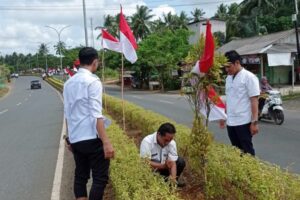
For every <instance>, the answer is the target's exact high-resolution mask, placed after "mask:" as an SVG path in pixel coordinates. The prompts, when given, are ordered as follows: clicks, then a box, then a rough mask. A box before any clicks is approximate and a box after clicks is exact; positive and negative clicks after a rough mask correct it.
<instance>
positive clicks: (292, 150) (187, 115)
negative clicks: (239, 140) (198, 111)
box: [106, 85, 300, 173]
mask: <svg viewBox="0 0 300 200" xmlns="http://www.w3.org/2000/svg"><path fill="white" fill-rule="evenodd" d="M106 91H107V93H108V94H110V95H112V96H116V97H120V96H121V95H120V88H119V87H118V86H112V85H107V86H106ZM124 98H125V99H126V100H128V101H130V102H133V103H136V104H138V105H140V106H142V107H144V108H146V109H149V110H153V111H155V112H157V113H160V114H162V115H165V116H167V117H169V118H170V119H173V120H175V121H176V122H177V123H181V124H184V125H187V126H189V127H191V125H192V119H193V112H192V110H191V108H190V106H189V104H188V102H187V100H186V99H185V98H184V97H182V96H180V95H178V94H170V93H167V94H162V93H158V92H149V91H134V90H125V93H124ZM283 107H284V108H285V111H284V113H285V122H284V124H283V125H280V126H278V125H275V124H274V123H273V122H270V121H262V122H260V125H259V127H260V132H259V134H258V135H256V136H255V137H254V139H253V142H254V148H255V150H256V155H257V157H258V158H261V159H263V160H265V161H268V162H271V163H274V164H277V165H279V166H281V167H282V168H285V169H286V168H287V169H288V170H289V171H291V172H295V173H300V155H299V154H300V126H299V122H300V99H298V100H292V101H290V102H284V104H283ZM209 129H210V130H211V132H212V133H213V135H214V137H215V140H216V141H217V142H221V143H225V144H230V141H229V139H228V136H227V132H226V130H224V129H219V127H218V124H217V123H210V125H209Z"/></svg>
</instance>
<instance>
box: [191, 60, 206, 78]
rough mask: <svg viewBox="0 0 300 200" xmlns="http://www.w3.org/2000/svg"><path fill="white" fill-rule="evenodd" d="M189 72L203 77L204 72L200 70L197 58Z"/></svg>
mask: <svg viewBox="0 0 300 200" xmlns="http://www.w3.org/2000/svg"><path fill="white" fill-rule="evenodd" d="M191 72H192V73H194V74H198V75H200V77H203V76H204V75H205V73H202V72H200V67H199V60H198V61H197V62H196V64H195V66H194V67H193V69H192V71H191Z"/></svg>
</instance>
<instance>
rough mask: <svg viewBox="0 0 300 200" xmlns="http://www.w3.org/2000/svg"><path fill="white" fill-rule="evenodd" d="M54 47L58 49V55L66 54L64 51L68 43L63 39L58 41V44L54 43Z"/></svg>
mask: <svg viewBox="0 0 300 200" xmlns="http://www.w3.org/2000/svg"><path fill="white" fill-rule="evenodd" d="M54 48H55V50H56V54H57V55H60V54H61V55H64V53H65V52H66V50H67V48H66V44H65V43H64V42H62V41H60V42H58V43H57V44H56V45H54Z"/></svg>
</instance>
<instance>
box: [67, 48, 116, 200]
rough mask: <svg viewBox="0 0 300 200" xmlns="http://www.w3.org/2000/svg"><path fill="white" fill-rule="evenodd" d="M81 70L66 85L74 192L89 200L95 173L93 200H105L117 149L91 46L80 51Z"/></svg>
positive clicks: (93, 50) (95, 58) (95, 56)
mask: <svg viewBox="0 0 300 200" xmlns="http://www.w3.org/2000/svg"><path fill="white" fill-rule="evenodd" d="M79 60H80V64H81V67H80V68H79V70H78V72H77V73H76V74H75V75H74V76H73V77H71V78H70V79H69V80H68V81H67V82H66V83H65V85H64V113H65V117H66V122H67V130H68V135H69V141H70V144H71V149H72V152H73V155H74V160H75V165H76V169H75V180H74V193H75V197H76V199H77V200H87V199H88V195H87V189H86V184H87V181H88V179H89V178H90V171H92V177H93V184H92V187H91V190H90V194H89V199H90V200H101V199H102V197H103V193H104V189H105V186H106V184H107V182H108V172H109V159H110V158H113V157H114V149H113V147H112V145H111V143H110V141H109V138H108V137H107V134H106V132H105V128H104V122H105V121H106V118H105V117H104V116H103V115H102V84H101V82H100V79H99V78H98V77H97V76H96V75H93V74H92V73H93V72H95V71H96V70H97V68H98V65H99V60H98V53H97V51H96V50H95V49H93V48H91V47H85V48H82V49H81V50H80V51H79Z"/></svg>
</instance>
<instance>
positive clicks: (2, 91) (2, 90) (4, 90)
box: [0, 87, 9, 98]
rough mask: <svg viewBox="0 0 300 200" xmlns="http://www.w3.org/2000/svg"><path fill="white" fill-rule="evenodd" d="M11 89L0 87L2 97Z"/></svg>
mask: <svg viewBox="0 0 300 200" xmlns="http://www.w3.org/2000/svg"><path fill="white" fill-rule="evenodd" d="M8 91H9V89H8V88H6V87H5V88H0V98H1V97H3V96H5V95H6V94H7V93H8Z"/></svg>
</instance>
